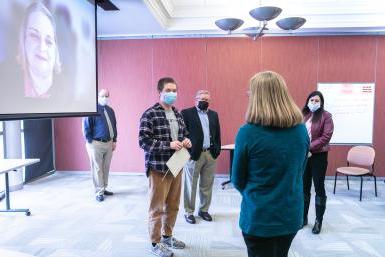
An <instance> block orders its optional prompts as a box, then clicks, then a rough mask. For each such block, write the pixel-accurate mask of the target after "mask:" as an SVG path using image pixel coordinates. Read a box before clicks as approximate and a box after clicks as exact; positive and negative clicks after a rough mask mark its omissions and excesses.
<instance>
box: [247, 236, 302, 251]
mask: <svg viewBox="0 0 385 257" xmlns="http://www.w3.org/2000/svg"><path fill="white" fill-rule="evenodd" d="M242 234H243V238H244V240H245V243H246V246H247V253H248V255H249V257H287V254H288V252H289V248H290V245H291V242H292V241H293V239H294V237H295V235H296V234H297V233H294V234H290V235H283V236H274V237H258V236H252V235H248V234H245V233H242Z"/></svg>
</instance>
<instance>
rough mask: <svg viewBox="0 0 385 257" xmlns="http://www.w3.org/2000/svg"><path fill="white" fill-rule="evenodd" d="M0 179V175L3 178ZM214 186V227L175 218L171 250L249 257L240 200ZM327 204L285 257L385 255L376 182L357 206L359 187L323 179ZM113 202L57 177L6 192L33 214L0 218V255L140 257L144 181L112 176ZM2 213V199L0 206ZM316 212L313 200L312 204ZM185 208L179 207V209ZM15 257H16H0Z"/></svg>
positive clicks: (144, 245)
mask: <svg viewBox="0 0 385 257" xmlns="http://www.w3.org/2000/svg"><path fill="white" fill-rule="evenodd" d="M0 179H3V177H0ZM223 180H224V179H223V178H217V179H216V181H215V190H214V196H213V204H212V208H211V213H212V214H213V217H214V222H211V223H209V222H205V221H202V220H201V219H198V220H197V221H198V222H197V224H195V225H190V224H187V223H186V222H185V221H184V218H183V212H182V211H181V212H180V213H179V217H178V220H177V224H176V227H175V233H174V235H175V236H176V237H177V238H178V239H181V240H183V241H184V242H185V243H186V244H187V248H186V249H184V250H175V251H174V252H175V256H177V257H190V256H191V257H246V256H247V254H246V249H245V245H244V242H243V239H242V237H241V232H240V230H239V228H238V215H239V205H240V195H239V194H238V193H237V192H236V191H235V190H234V189H231V188H230V189H228V190H221V189H220V186H219V183H220V182H222V181H223ZM326 184H327V194H328V197H329V198H328V205H327V211H326V216H325V221H324V227H323V230H322V233H321V234H320V235H313V234H312V233H311V225H312V223H313V219H314V210H313V208H311V210H310V214H309V221H310V225H309V226H307V227H305V228H304V229H303V230H301V231H300V232H299V233H298V234H297V236H296V238H295V239H294V241H293V244H292V247H291V250H290V253H289V256H290V257H294V256H295V257H313V256H314V257H316V256H317V257H321V256H333V257H340V256H349V257H356V256H357V257H358V256H360V257H366V256H385V247H383V245H384V242H385V232H384V231H385V199H384V196H385V184H384V182H383V181H382V180H380V181H378V191H379V195H378V197H377V198H376V197H374V189H373V182H372V181H365V183H364V193H363V200H362V202H359V200H358V196H359V191H358V189H359V183H358V181H351V190H350V191H348V190H347V189H346V185H345V182H344V181H339V182H338V187H337V194H336V195H333V194H332V185H333V183H332V181H327V182H326ZM110 185H111V187H110V189H111V190H112V191H114V192H115V195H114V196H111V197H107V198H106V200H105V201H104V202H102V203H99V202H96V201H95V199H94V195H93V190H92V181H91V178H90V176H88V175H84V174H80V175H79V174H73V173H56V174H55V175H53V176H50V177H47V178H44V179H41V180H39V181H36V182H33V183H31V184H29V185H26V186H24V189H23V190H21V191H17V192H12V193H11V204H12V207H15V208H16V207H19V208H24V207H27V208H30V209H31V212H32V216H30V217H26V216H25V215H24V214H22V213H14V214H10V213H0V228H1V237H0V249H5V250H12V251H18V252H22V253H26V254H29V255H32V256H36V257H43V256H44V257H128V256H132V257H144V256H146V257H147V256H151V255H150V254H149V253H148V247H149V242H148V236H147V179H146V178H145V177H144V176H132V175H127V176H119V175H113V176H111V177H110ZM0 205H1V207H2V208H3V207H4V201H2V202H1V203H0ZM312 206H313V202H312ZM181 210H182V208H181ZM14 256H15V257H16V256H17V255H11V256H1V257H14Z"/></svg>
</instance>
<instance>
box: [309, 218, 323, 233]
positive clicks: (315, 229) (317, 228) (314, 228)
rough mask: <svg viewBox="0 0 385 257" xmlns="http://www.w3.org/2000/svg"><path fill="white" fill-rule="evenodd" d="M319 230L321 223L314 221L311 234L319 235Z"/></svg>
mask: <svg viewBox="0 0 385 257" xmlns="http://www.w3.org/2000/svg"><path fill="white" fill-rule="evenodd" d="M321 228H322V221H318V220H315V224H314V227H313V229H312V231H311V232H312V233H313V234H319V233H320V232H321Z"/></svg>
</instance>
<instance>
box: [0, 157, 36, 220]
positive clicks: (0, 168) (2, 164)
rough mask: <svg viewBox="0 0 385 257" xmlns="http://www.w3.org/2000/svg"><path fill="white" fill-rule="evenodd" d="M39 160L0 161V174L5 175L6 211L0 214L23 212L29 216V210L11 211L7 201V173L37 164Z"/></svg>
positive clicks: (8, 200)
mask: <svg viewBox="0 0 385 257" xmlns="http://www.w3.org/2000/svg"><path fill="white" fill-rule="evenodd" d="M38 162H40V159H1V160H0V174H3V173H4V175H5V202H6V209H5V210H0V212H24V213H25V215H27V216H30V215H31V212H30V211H29V209H11V203H10V199H9V178H8V173H9V172H10V171H16V170H17V169H20V168H23V167H25V166H28V165H31V164H34V163H38Z"/></svg>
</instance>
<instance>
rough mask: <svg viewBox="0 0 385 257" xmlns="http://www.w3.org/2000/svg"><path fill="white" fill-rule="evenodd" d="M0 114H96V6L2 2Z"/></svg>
mask: <svg viewBox="0 0 385 257" xmlns="http://www.w3.org/2000/svg"><path fill="white" fill-rule="evenodd" d="M0 89H1V91H2V92H3V93H4V94H3V100H2V101H0V114H16V115H19V114H33V113H35V114H36V113H41V114H55V113H58V114H60V113H84V112H95V110H96V90H97V89H96V53H95V6H94V4H92V3H90V2H89V1H87V0H12V1H3V0H1V1H0Z"/></svg>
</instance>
